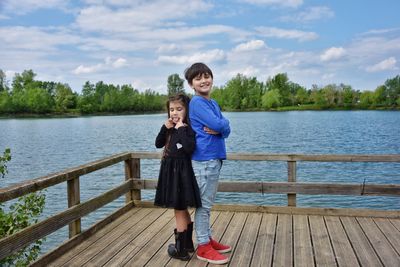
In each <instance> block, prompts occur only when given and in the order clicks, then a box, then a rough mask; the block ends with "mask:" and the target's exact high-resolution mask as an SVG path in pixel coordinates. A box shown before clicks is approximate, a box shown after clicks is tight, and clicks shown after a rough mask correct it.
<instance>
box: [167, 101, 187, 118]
mask: <svg viewBox="0 0 400 267" xmlns="http://www.w3.org/2000/svg"><path fill="white" fill-rule="evenodd" d="M185 116H186V108H185V106H184V105H183V104H182V103H181V102H180V101H171V102H170V103H169V117H170V118H171V119H172V121H173V122H174V123H177V122H178V121H179V120H181V121H182V122H183V120H184V118H185Z"/></svg>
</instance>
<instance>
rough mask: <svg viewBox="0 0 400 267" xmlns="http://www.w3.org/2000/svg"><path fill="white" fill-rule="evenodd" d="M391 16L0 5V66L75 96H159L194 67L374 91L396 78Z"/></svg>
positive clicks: (271, 5) (137, 1)
mask: <svg viewBox="0 0 400 267" xmlns="http://www.w3.org/2000/svg"><path fill="white" fill-rule="evenodd" d="M399 10H400V1H398V0H382V1H369V0H368V1H366V0H350V1H349V0H331V1H308V0H232V1H225V0H218V1H217V0H215V1H206V0H204V1H201V0H154V1H151V0H149V1H141V0H82V1H70V0H43V1H37V0H18V1H15V0H0V69H2V70H3V71H4V72H5V73H6V75H7V79H8V80H10V81H11V80H12V77H13V76H14V73H16V72H17V73H21V72H22V71H24V70H26V69H32V70H33V71H34V72H35V73H36V74H37V79H39V80H46V81H58V82H63V83H68V84H69V85H70V86H71V87H72V89H73V90H74V91H77V92H80V91H81V88H82V85H83V84H84V83H85V81H90V82H92V83H95V82H97V81H100V80H102V81H104V82H106V83H112V84H115V85H116V84H120V85H122V84H132V85H133V86H134V87H135V88H136V89H139V90H140V91H144V90H145V89H148V88H151V89H153V90H155V91H157V92H161V93H166V91H167V89H166V84H167V78H168V76H169V75H170V74H173V73H178V74H179V75H180V76H181V77H183V71H184V69H185V68H186V67H188V66H189V65H190V64H192V63H194V62H198V61H201V62H205V63H206V64H208V65H209V66H210V67H211V69H212V70H213V72H214V81H215V82H214V84H215V85H224V84H225V83H226V82H227V81H228V80H229V79H231V78H233V77H234V76H235V75H236V74H237V73H242V74H244V75H246V76H251V77H253V76H255V77H257V79H258V80H259V81H266V80H267V79H268V77H272V76H273V75H275V74H277V73H282V72H285V73H287V74H288V76H289V79H290V80H291V81H293V82H296V83H299V84H300V85H302V86H305V87H307V88H310V87H311V85H313V84H317V85H326V84H329V83H336V84H339V83H345V84H348V85H351V86H353V88H354V89H359V90H365V89H369V90H374V89H375V88H376V87H377V86H378V85H381V84H383V83H384V82H385V80H386V79H388V78H393V77H394V76H396V75H398V74H399V73H400V16H399V15H398V11H399ZM185 86H186V88H188V86H187V84H185ZM187 91H189V89H187Z"/></svg>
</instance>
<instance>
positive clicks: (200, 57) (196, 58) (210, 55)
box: [157, 49, 226, 64]
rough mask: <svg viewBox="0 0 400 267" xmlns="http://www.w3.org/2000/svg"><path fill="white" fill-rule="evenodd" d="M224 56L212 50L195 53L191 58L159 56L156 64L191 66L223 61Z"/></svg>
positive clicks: (218, 50)
mask: <svg viewBox="0 0 400 267" xmlns="http://www.w3.org/2000/svg"><path fill="white" fill-rule="evenodd" d="M225 58H226V55H225V53H224V51H222V50H220V49H214V50H211V51H208V52H204V53H195V54H193V55H191V56H159V57H158V60H157V61H158V62H160V63H167V64H191V63H194V62H206V63H211V62H218V61H223V60H225Z"/></svg>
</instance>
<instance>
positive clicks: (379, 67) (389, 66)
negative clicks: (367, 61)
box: [366, 57, 398, 72]
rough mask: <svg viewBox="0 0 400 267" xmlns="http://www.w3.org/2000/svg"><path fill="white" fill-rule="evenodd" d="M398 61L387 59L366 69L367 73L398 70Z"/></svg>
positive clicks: (391, 58) (392, 58)
mask: <svg viewBox="0 0 400 267" xmlns="http://www.w3.org/2000/svg"><path fill="white" fill-rule="evenodd" d="M396 63H397V61H396V59H395V58H394V57H390V58H387V59H385V60H382V61H381V62H379V63H377V64H375V65H372V66H369V67H367V68H366V71H367V72H379V71H385V70H396V69H398V68H397V67H396Z"/></svg>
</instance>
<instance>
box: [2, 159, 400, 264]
mask: <svg viewBox="0 0 400 267" xmlns="http://www.w3.org/2000/svg"><path fill="white" fill-rule="evenodd" d="M160 158H161V154H160V153H156V152H126V153H121V154H117V155H113V156H111V157H107V158H104V159H101V160H97V161H94V162H91V163H88V164H85V165H81V166H78V167H76V168H71V169H67V170H65V171H62V172H59V173H55V174H51V175H48V176H44V177H40V178H37V179H33V180H29V181H26V182H23V183H19V184H16V185H13V186H10V187H7V188H1V189H0V202H5V201H9V200H12V199H15V198H18V197H20V196H23V195H26V194H28V193H31V192H35V191H38V190H42V189H45V188H48V187H51V186H54V185H56V184H59V183H63V182H67V195H68V209H67V210H65V211H63V212H61V213H59V214H56V215H54V216H51V217H49V218H47V219H44V220H43V221H41V222H39V223H37V224H35V225H32V226H30V227H27V228H26V229H23V230H21V231H20V232H18V233H15V234H13V235H11V236H7V237H5V238H2V239H0V259H2V258H4V257H7V256H8V255H11V254H12V253H15V252H17V251H18V250H19V249H21V248H23V247H25V246H27V245H29V244H30V243H32V242H34V241H36V240H38V239H41V238H43V237H45V236H47V235H48V234H50V233H52V232H54V231H56V230H58V229H60V228H62V227H64V226H65V225H69V236H70V238H72V239H73V241H74V243H70V246H73V245H74V244H77V243H79V242H81V241H82V240H84V239H85V238H86V237H88V236H90V235H91V234H92V233H94V232H96V231H97V230H98V229H100V228H101V227H103V226H104V225H106V224H107V223H109V222H111V221H113V220H115V219H116V218H118V217H119V216H120V215H122V214H123V213H125V212H126V211H128V210H129V209H131V208H132V207H134V206H135V205H140V204H141V203H143V202H142V201H141V190H142V189H155V187H156V184H157V180H156V179H141V172H140V160H141V159H160ZM228 160H241V161H286V162H287V166H288V167H287V171H288V181H287V182H232V181H223V182H220V184H219V187H218V191H220V192H250V193H264V194H267V193H281V194H287V199H288V206H289V208H290V210H289V211H290V212H294V209H295V206H296V194H318V195H321V194H334V195H360V196H368V195H386V196H400V185H399V184H329V183H299V182H297V178H296V164H297V162H299V161H318V162H333V161H336V162H399V163H400V155H287V154H285V155H283V154H275V155H274V154H245V153H235V154H228ZM122 161H124V162H125V165H124V166H125V182H124V183H122V184H121V185H119V186H117V187H115V188H113V189H111V190H109V191H107V192H105V193H104V194H102V195H100V196H98V197H95V198H92V199H90V200H88V201H86V202H84V203H80V186H79V185H80V183H79V181H80V177H81V176H83V175H86V174H88V173H91V172H94V171H97V170H100V169H103V168H106V167H108V166H111V165H114V164H117V163H119V162H122ZM156 164H159V163H158V162H157V163H156ZM124 194H125V200H126V201H125V202H126V204H125V206H124V207H122V208H120V209H118V210H117V211H115V212H114V213H113V214H111V215H110V216H108V217H107V218H105V219H104V220H102V221H101V222H99V223H98V224H96V225H94V226H92V227H91V228H89V229H88V230H86V231H85V232H83V233H81V218H82V217H83V216H85V215H87V214H89V213H91V212H93V211H94V210H96V209H98V208H100V207H102V206H104V205H106V204H107V203H110V202H112V201H113V200H115V199H117V198H118V197H120V196H122V195H124ZM279 209H281V208H279ZM297 209H300V208H297ZM270 210H271V209H270ZM330 210H331V209H330ZM273 211H274V212H279V210H277V209H275V210H273ZM308 211H311V210H308ZM374 212H375V213H377V214H378V215H379V216H392V217H400V212H399V211H390V213H385V211H374ZM342 214H346V212H343V213H342ZM360 214H364V213H360ZM67 246H68V245H66V247H65V248H66V249H67Z"/></svg>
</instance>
